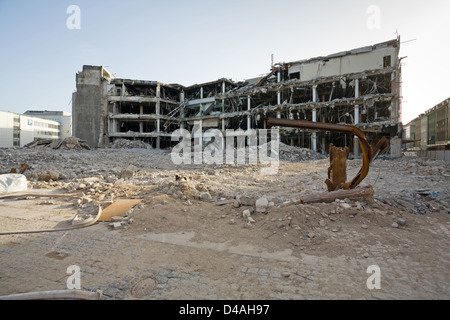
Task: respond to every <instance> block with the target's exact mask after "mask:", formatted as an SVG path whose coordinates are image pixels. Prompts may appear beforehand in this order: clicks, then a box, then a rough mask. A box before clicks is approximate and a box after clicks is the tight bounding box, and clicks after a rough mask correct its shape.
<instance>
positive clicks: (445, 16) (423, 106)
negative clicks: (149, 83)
mask: <svg viewBox="0 0 450 320" xmlns="http://www.w3.org/2000/svg"><path fill="white" fill-rule="evenodd" d="M73 5H75V6H77V8H79V11H73V10H71V7H70V6H73ZM68 9H69V10H68ZM449 13H450V1H448V0H429V1H418V0H409V1H407V0H370V1H366V0H358V1H357V0H352V1H350V0H341V1H331V0H330V1H303V0H276V1H275V0H271V1H268V0H239V1H237V0H227V1H225V0H164V1H153V0H146V1H144V0H129V1H123V0H121V1H117V0H109V1H102V0H95V1H92V0H91V1H84V0H70V1H66V0H41V1H31V0H29V1H25V0H0V110H2V111H11V112H16V113H23V112H25V111H26V110H60V111H65V112H68V113H72V105H71V97H72V93H73V92H74V91H76V83H75V75H76V73H77V72H79V71H81V70H82V68H83V65H97V66H104V67H105V68H106V69H107V70H108V71H110V72H111V73H112V74H114V75H115V76H116V77H119V78H128V79H140V80H153V81H160V82H163V83H179V84H182V85H185V86H189V85H192V84H197V83H203V82H209V81H213V80H217V79H220V78H228V79H231V80H234V81H241V80H245V79H250V78H254V77H258V76H261V75H263V74H266V73H268V72H270V67H271V56H272V55H273V60H274V63H278V62H289V61H296V60H302V59H309V58H313V57H318V56H325V55H329V54H333V53H336V52H340V51H345V50H351V49H354V48H359V47H364V46H367V45H373V44H376V43H380V42H384V41H388V40H391V39H395V38H396V37H397V34H398V35H400V37H401V42H402V43H401V47H400V54H399V56H400V57H406V58H404V59H402V80H403V83H402V93H403V114H402V120H403V123H404V124H406V123H408V122H409V121H411V120H412V119H414V118H415V117H417V116H418V115H419V114H421V113H423V112H424V111H426V110H428V109H430V108H432V107H433V106H435V105H436V104H438V103H440V102H442V101H443V100H445V99H447V98H449V97H450V86H449V82H448V73H449V71H450V59H449V54H448V53H449V47H450V46H449V44H450V41H449V35H448V32H449V31H450V18H449Z"/></svg>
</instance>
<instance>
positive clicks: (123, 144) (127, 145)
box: [109, 139, 151, 149]
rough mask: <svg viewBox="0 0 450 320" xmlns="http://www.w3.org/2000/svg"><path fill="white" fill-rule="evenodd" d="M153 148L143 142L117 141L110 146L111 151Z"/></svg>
mask: <svg viewBox="0 0 450 320" xmlns="http://www.w3.org/2000/svg"><path fill="white" fill-rule="evenodd" d="M150 147H151V146H150V145H149V144H147V143H145V142H143V141H141V140H128V139H116V140H114V142H113V143H111V144H110V145H109V148H111V149H133V148H143V149H148V148H150Z"/></svg>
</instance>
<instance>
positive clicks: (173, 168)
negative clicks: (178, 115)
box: [0, 140, 450, 299]
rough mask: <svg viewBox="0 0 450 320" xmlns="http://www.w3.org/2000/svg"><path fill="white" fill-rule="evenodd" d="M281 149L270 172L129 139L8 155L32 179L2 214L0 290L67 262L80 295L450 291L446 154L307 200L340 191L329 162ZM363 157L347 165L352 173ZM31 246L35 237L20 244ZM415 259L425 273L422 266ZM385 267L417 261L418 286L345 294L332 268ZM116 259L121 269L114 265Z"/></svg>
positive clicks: (382, 166)
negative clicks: (449, 287)
mask: <svg viewBox="0 0 450 320" xmlns="http://www.w3.org/2000/svg"><path fill="white" fill-rule="evenodd" d="M77 141H78V143H79V144H80V142H79V140H77ZM67 145H68V144H67V143H66V144H61V146H67ZM69 145H70V144H69ZM39 146H42V147H39ZM279 156H280V161H279V168H278V172H277V173H276V174H274V175H261V168H263V167H264V166H266V165H264V164H260V163H257V164H236V163H235V164H229V163H224V164H213V165H206V164H201V165H199V164H180V165H175V164H174V163H173V162H172V160H171V153H170V150H169V149H156V148H153V147H151V146H144V145H143V144H142V143H141V142H138V143H136V142H133V141H130V142H127V143H125V142H120V141H119V142H118V141H117V140H116V141H115V143H114V146H110V147H107V148H98V149H97V148H96V149H91V150H88V149H85V148H75V147H73V148H70V147H69V148H65V147H64V148H63V147H60V148H56V149H55V148H52V147H44V144H38V143H37V144H35V146H34V147H30V146H29V147H26V148H22V149H19V148H9V149H1V150H0V159H1V160H0V172H1V173H5V174H7V173H10V172H11V171H15V172H22V173H16V174H17V175H23V176H24V177H26V183H27V190H26V191H24V192H19V193H12V194H3V195H0V205H1V206H2V208H7V209H6V210H3V209H2V213H0V234H1V237H0V242H1V244H2V246H3V247H1V248H0V250H1V252H2V259H3V260H4V259H7V261H10V263H9V266H8V267H7V266H3V263H1V264H2V280H1V281H3V284H2V286H0V287H1V288H0V294H1V295H9V294H15V293H21V292H32V291H37V289H39V288H42V287H44V288H47V287H48V286H49V285H48V284H45V281H47V280H45V279H50V278H52V274H53V273H54V271H53V270H52V268H54V267H50V268H46V267H43V268H42V269H40V271H39V272H40V274H41V275H43V278H42V279H44V280H40V281H36V280H33V279H31V278H28V277H27V276H23V274H26V272H21V274H22V276H21V277H17V276H16V273H17V272H16V271H15V270H24V268H26V265H28V264H29V263H28V261H27V259H28V258H32V259H33V260H35V261H41V262H39V263H40V265H42V266H45V265H47V264H48V261H50V260H51V261H55V262H56V263H58V266H57V268H64V270H65V268H67V266H65V264H67V263H69V264H74V263H75V264H80V265H82V266H83V267H84V268H88V269H87V271H88V272H87V273H84V274H83V275H84V278H83V279H84V280H83V281H84V282H83V290H85V291H87V292H90V293H94V292H98V290H100V291H101V292H103V295H102V299H179V298H193V299H202V297H203V298H205V297H207V298H208V297H209V298H212V299H215V298H219V299H222V298H224V299H226V298H236V299H240V298H242V296H241V294H244V295H245V296H246V297H248V298H252V299H260V298H266V299H302V298H305V297H313V296H314V297H315V296H317V295H318V294H319V293H320V295H322V297H329V298H333V297H334V298H345V297H347V298H348V297H358V298H364V299H366V298H367V299H372V298H382V299H383V298H389V297H394V298H408V297H416V298H418V297H419V298H426V297H432V298H443V297H446V298H448V297H449V296H448V291H446V290H445V289H443V288H442V286H441V285H440V284H441V283H445V281H446V277H447V274H448V273H446V272H447V270H448V264H446V263H445V252H448V241H446V240H445V239H448V217H449V215H448V213H449V212H450V202H449V190H448V184H449V179H450V166H449V164H448V162H444V161H431V160H426V159H422V158H418V157H406V156H403V157H400V158H396V159H393V158H390V157H378V158H376V159H374V160H373V161H372V163H371V166H370V171H369V174H368V175H367V177H366V178H365V180H364V181H363V182H362V183H361V185H360V186H358V187H357V188H355V189H354V190H363V189H364V188H371V193H370V194H369V195H368V196H360V197H356V198H336V199H332V200H331V201H319V202H312V203H309V202H308V203H306V202H302V200H301V199H306V198H308V197H313V196H317V195H323V194H330V192H328V191H327V185H326V184H325V180H326V179H327V178H328V169H329V167H330V159H329V158H328V157H327V156H325V155H323V154H321V153H317V152H313V151H311V150H304V149H302V148H298V147H294V146H287V145H285V144H280V146H279ZM361 161H362V160H361V159H348V160H347V170H348V172H347V175H348V177H351V176H354V175H356V174H357V172H358V170H359V169H360V167H361ZM24 165H26V166H24ZM341 191H343V192H347V191H349V190H341ZM350 191H352V190H350ZM18 208H22V209H20V210H19V209H18ZM18 210H19V211H18ZM27 210H28V211H27ZM25 212H29V213H27V215H24V214H25ZM56 221H59V222H58V223H56ZM15 230H19V231H20V232H16V233H15V232H14V231H15ZM39 230H41V231H45V232H42V233H39ZM52 231H54V232H52ZM30 232H33V234H34V233H38V234H39V238H34V237H31V236H32V235H30V234H28V233H30ZM36 237H37V235H36ZM57 239H59V240H57ZM98 239H102V241H98ZM22 241H28V242H29V244H27V245H26V246H21V245H19V246H17V245H15V243H20V242H22ZM35 241H38V242H37V243H39V245H38V246H37V248H35V249H33V252H30V251H29V250H28V251H27V250H26V249H25V248H28V247H30V246H34V242H35ZM105 243H108V244H107V245H105ZM22 247H23V248H22ZM2 248H3V249H2ZM20 248H22V249H20ZM177 248H180V249H181V251H177V250H178V249H177ZM141 249H142V250H145V255H141V254H140V253H139V252H140V250H141ZM24 250H25V251H27V253H25V252H24ZM174 250H175V251H174ZM138 253H139V254H138ZM442 254H444V256H442V258H439V257H440V256H441V255H442ZM143 256H146V257H155V259H156V260H155V261H154V263H153V262H149V260H148V259H144V260H141V259H143V258H141V257H143ZM66 257H68V258H66ZM436 257H437V258H436ZM42 259H44V260H45V261H47V262H45V261H44V260H42ZM49 259H50V260H49ZM152 259H153V258H152ZM342 259H343V260H342ZM382 259H385V260H382ZM392 259H395V262H391V260H392ZM69 260H70V261H69ZM95 261H97V262H95ZM100 261H103V262H100ZM130 261H133V263H132V265H133V266H131V265H130V264H129V263H130ZM152 261H153V260H152ZM354 261H357V265H356V264H354ZM364 261H367V262H364ZM383 261H387V262H383ZM414 261H422V264H421V266H422V268H426V270H429V272H428V273H427V272H425V273H424V272H420V271H419V270H417V273H416V271H415V269H414V267H411V266H415V264H414V263H415V262H414ZM428 261H433V263H432V264H429V263H428ZM16 263H17V264H20V267H19V266H15V264H16ZM377 263H380V264H381V265H382V266H381V267H382V270H383V271H384V272H386V277H393V279H397V278H401V275H403V274H404V271H402V270H400V271H399V270H397V269H395V268H394V266H397V267H398V266H399V265H408V266H409V269H408V274H412V276H413V277H414V279H415V281H417V282H418V283H420V286H419V287H416V286H415V285H413V284H412V283H411V282H407V283H403V284H402V286H401V287H399V288H403V289H401V290H400V289H398V290H397V289H396V288H397V287H396V286H389V287H388V285H386V286H387V287H388V288H390V289H391V290H392V291H389V292H390V293H386V294H383V293H373V292H370V291H369V290H367V288H366V287H365V285H364V287H363V288H362V289H361V290H360V289H358V286H357V284H353V285H352V286H350V287H348V288H346V289H345V290H346V291H345V292H343V291H340V290H342V289H339V288H342V287H341V285H340V283H341V282H340V281H337V280H336V279H337V278H336V277H334V276H333V275H332V273H331V274H330V272H331V271H330V270H328V271H326V272H325V271H324V270H327V265H332V266H333V268H332V269H333V270H334V271H336V270H338V272H339V274H340V277H339V278H340V279H346V280H345V281H350V282H351V281H355V280H351V279H356V278H355V275H356V277H357V278H358V277H359V276H358V272H359V271H361V270H360V269H361V266H364V268H363V269H364V270H363V271H364V272H365V268H366V267H365V265H366V264H367V265H373V264H377ZM63 264H64V266H63ZM24 266H25V267H24ZM50 266H51V264H50ZM88 266H89V267H88ZM110 266H114V271H113V272H112V271H111V272H106V271H104V270H109V268H110ZM340 266H342V269H340V268H341V267H340ZM99 268H100V269H99ZM149 270H151V271H149ZM358 270H359V271H358ZM422 270H423V269H422ZM148 272H150V274H149V273H148ZM322 272H325V274H322ZM398 272H400V273H398ZM430 272H431V276H427V275H426V274H430ZM363 276H364V275H363ZM23 277H25V279H24V281H19V280H17V279H19V278H20V279H22V278H23ZM62 277H64V276H62ZM60 278H61V276H59V279H60ZM3 279H7V280H3ZM8 279H16V280H8ZM214 279H215V280H214ZM221 279H223V280H221ZM360 280H361V279H360ZM363 280H364V279H363ZM447 280H448V278H447ZM55 281H60V280H55ZM324 281H327V282H324ZM358 281H359V280H358ZM392 281H394V282H395V281H397V280H392ZM57 283H58V282H56V283H54V284H53V285H52V284H50V287H52V288H54V287H56V288H58V286H60V285H58V284H57ZM239 283H242V284H245V285H244V286H243V287H245V289H243V288H242V289H239V290H242V293H239V290H238V288H239ZM325 283H326V284H325ZM364 283H365V280H364ZM414 283H416V282H414ZM144 284H145V287H144V288H143V289H142V290H137V289H136V290H133V288H134V287H135V286H136V288H138V287H139V286H141V285H144ZM150 284H151V286H150ZM230 285H231V287H232V288H234V289H233V290H231V291H230V290H229V288H230ZM192 286H194V287H196V288H197V289H195V290H191V289H189V288H192ZM211 288H214V290H213V292H212V291H211V290H212V289H211ZM273 288H277V289H276V290H274V289H273ZM319 288H323V289H321V290H319ZM405 288H407V289H405ZM138 291H139V292H141V291H142V292H145V294H142V295H138V294H137V293H136V292H138ZM349 292H350V293H349Z"/></svg>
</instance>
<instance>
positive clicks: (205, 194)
mask: <svg viewBox="0 0 450 320" xmlns="http://www.w3.org/2000/svg"><path fill="white" fill-rule="evenodd" d="M211 199H212V197H211V195H210V194H209V192H207V191H206V192H202V193H200V200H202V201H210V200H211Z"/></svg>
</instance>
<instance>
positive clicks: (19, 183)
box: [0, 173, 27, 194]
mask: <svg viewBox="0 0 450 320" xmlns="http://www.w3.org/2000/svg"><path fill="white" fill-rule="evenodd" d="M26 190H27V178H26V177H25V176H24V175H23V174H19V173H7V174H0V194H2V193H12V192H19V191H26Z"/></svg>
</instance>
